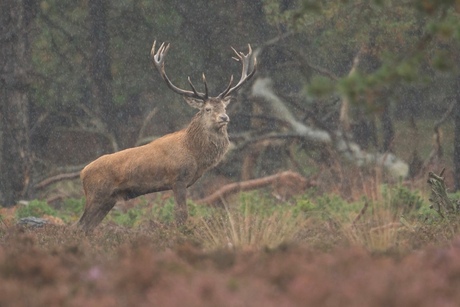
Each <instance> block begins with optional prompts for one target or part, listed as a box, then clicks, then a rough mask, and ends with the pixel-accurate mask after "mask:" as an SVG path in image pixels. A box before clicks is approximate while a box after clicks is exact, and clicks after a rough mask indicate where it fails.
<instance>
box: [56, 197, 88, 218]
mask: <svg viewBox="0 0 460 307" xmlns="http://www.w3.org/2000/svg"><path fill="white" fill-rule="evenodd" d="M84 207H85V199H84V198H78V199H77V198H67V199H65V200H64V203H63V205H62V206H61V208H59V210H57V216H58V217H60V218H61V219H62V220H63V221H64V222H65V223H71V222H74V221H76V220H77V219H78V218H79V217H80V215H81V214H82V212H83V209H84Z"/></svg>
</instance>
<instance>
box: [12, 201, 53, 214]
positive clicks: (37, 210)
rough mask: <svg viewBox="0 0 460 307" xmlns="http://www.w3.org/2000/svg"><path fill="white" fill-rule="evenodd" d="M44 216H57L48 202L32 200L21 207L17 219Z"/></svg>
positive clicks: (17, 212)
mask: <svg viewBox="0 0 460 307" xmlns="http://www.w3.org/2000/svg"><path fill="white" fill-rule="evenodd" d="M44 215H51V216H57V212H56V210H55V209H53V208H51V207H50V206H49V205H48V203H47V202H46V201H42V200H36V199H35V200H32V201H30V202H29V203H28V204H27V205H21V206H20V207H19V208H18V210H17V211H16V217H17V218H23V217H29V216H34V217H42V216H44Z"/></svg>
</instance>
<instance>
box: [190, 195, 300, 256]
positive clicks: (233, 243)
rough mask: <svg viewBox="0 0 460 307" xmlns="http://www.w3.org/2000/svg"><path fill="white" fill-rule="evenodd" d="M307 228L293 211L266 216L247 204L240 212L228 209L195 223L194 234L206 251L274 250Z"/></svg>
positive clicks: (280, 211) (201, 218)
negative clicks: (221, 249) (224, 249)
mask: <svg viewBox="0 0 460 307" xmlns="http://www.w3.org/2000/svg"><path fill="white" fill-rule="evenodd" d="M305 225H306V218H305V216H303V215H300V214H294V213H293V211H292V210H275V211H273V212H271V213H268V214H261V212H254V211H253V210H251V207H250V206H249V205H247V206H245V207H244V209H243V210H240V209H239V208H235V207H233V208H229V206H228V204H226V205H225V210H222V211H221V212H219V213H218V214H216V215H214V216H212V217H211V218H203V217H200V218H199V219H198V220H197V221H196V227H195V235H196V236H197V238H199V241H200V242H201V243H202V244H203V246H204V247H205V248H208V249H220V248H225V247H227V248H230V249H260V248H265V247H268V248H275V247H277V246H279V245H280V244H282V243H284V242H290V241H292V239H293V237H294V236H295V234H297V233H298V232H299V231H300V230H302V229H303V228H304V227H305Z"/></svg>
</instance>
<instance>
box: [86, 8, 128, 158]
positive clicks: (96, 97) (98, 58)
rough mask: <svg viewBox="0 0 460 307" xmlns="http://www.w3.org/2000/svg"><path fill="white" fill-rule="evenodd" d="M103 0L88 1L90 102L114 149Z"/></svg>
mask: <svg viewBox="0 0 460 307" xmlns="http://www.w3.org/2000/svg"><path fill="white" fill-rule="evenodd" d="M108 6H109V2H108V1H107V0H90V1H89V3H88V10H89V19H90V37H89V40H90V46H91V47H90V50H91V67H90V76H91V80H92V84H91V92H92V105H93V106H94V108H95V110H96V111H97V115H98V117H99V118H100V119H101V120H102V121H103V123H104V126H105V127H104V130H106V131H103V132H104V133H106V134H108V135H109V136H110V138H111V139H112V140H111V141H112V147H113V149H114V150H115V151H116V150H118V144H119V142H120V138H119V136H118V134H117V125H118V122H119V121H118V120H117V112H116V108H115V107H114V105H113V94H112V72H111V69H110V66H111V60H110V55H109V39H110V37H109V33H108V27H107V11H108Z"/></svg>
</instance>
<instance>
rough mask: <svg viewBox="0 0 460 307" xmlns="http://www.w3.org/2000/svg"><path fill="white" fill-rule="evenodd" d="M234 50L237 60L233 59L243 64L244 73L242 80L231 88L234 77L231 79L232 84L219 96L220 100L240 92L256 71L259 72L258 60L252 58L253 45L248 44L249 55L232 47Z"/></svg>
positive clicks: (242, 73) (242, 72)
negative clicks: (250, 67)
mask: <svg viewBox="0 0 460 307" xmlns="http://www.w3.org/2000/svg"><path fill="white" fill-rule="evenodd" d="M231 48H232V50H233V51H234V52H235V54H236V56H237V58H235V57H233V59H234V60H236V61H238V62H241V63H242V71H241V78H240V81H238V83H237V84H236V85H235V86H233V87H231V85H232V82H233V76H232V77H231V78H230V84H229V85H228V86H227V88H226V89H225V90H224V91H223V92H222V93H220V94H219V96H217V97H218V98H224V97H226V96H228V95H230V94H231V93H232V92H234V91H236V90H238V89H239V88H240V87H241V86H242V85H243V84H244V83H246V82H247V81H249V80H250V79H251V78H252V76H254V74H255V72H256V70H257V59H256V58H255V57H254V58H253V57H252V48H251V45H250V44H248V49H249V51H248V54H246V55H245V54H244V53H243V52H238V51H236V50H235V49H234V48H233V47H231ZM251 59H252V60H253V64H252V71H251V72H250V73H248V70H249V66H250V64H251Z"/></svg>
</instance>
